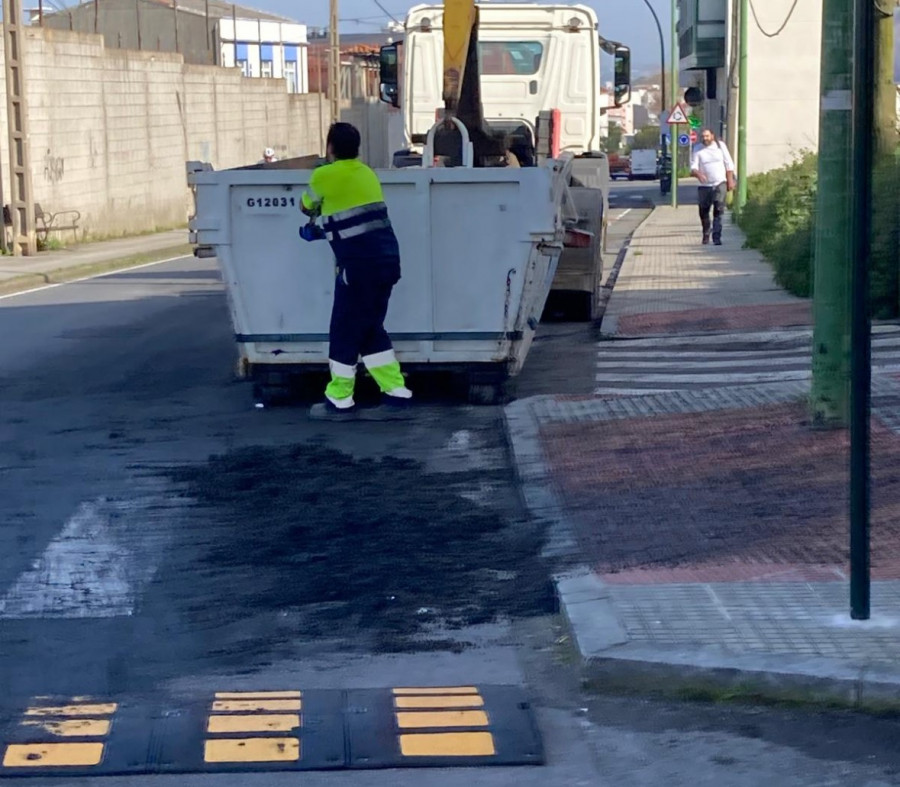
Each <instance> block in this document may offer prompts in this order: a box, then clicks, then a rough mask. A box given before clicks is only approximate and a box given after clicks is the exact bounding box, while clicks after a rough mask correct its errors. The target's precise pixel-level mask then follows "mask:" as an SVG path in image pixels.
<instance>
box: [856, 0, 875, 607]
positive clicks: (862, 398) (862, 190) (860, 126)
mask: <svg viewBox="0 0 900 787" xmlns="http://www.w3.org/2000/svg"><path fill="white" fill-rule="evenodd" d="M853 10H854V14H853V32H854V35H853V39H854V40H853V44H854V50H853V98H852V106H853V110H852V124H853V132H852V134H853V145H852V147H851V155H850V158H851V159H852V162H853V199H852V203H851V204H852V214H851V223H850V230H851V232H850V242H851V244H852V249H853V256H852V260H853V261H852V269H853V273H852V279H851V281H852V288H851V295H850V298H851V301H850V347H851V355H850V373H851V374H850V617H851V618H853V619H854V620H868V619H869V611H870V610H869V605H870V591H871V582H870V576H869V510H870V504H869V501H870V486H869V444H870V435H869V407H870V403H871V382H872V344H871V329H872V327H871V323H870V321H869V261H870V258H871V254H872V243H871V240H872V236H871V233H872V162H873V160H874V156H873V148H874V142H875V124H874V106H875V5H874V3H873V2H872V0H853Z"/></svg>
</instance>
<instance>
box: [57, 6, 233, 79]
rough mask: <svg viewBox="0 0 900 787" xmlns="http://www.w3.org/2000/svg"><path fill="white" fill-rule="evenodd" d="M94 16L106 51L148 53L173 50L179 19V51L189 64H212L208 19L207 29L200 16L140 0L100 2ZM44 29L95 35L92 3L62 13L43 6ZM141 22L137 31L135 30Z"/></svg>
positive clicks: (212, 36)
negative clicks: (126, 50)
mask: <svg viewBox="0 0 900 787" xmlns="http://www.w3.org/2000/svg"><path fill="white" fill-rule="evenodd" d="M101 5H102V7H101V9H100V13H99V14H98V15H97V32H98V33H99V34H100V35H102V36H104V39H105V41H106V47H107V49H114V48H124V49H140V50H145V51H150V52H156V51H161V52H174V51H175V20H176V19H177V20H178V52H179V53H180V54H182V55H184V58H185V60H186V61H187V62H188V63H202V64H209V65H212V64H213V63H214V62H215V61H214V48H215V41H214V39H215V26H216V22H217V20H216V19H215V18H211V19H210V23H209V28H207V25H206V18H205V16H204V15H202V14H196V13H191V12H189V11H187V10H183V11H182V10H179V11H178V12H176V11H174V10H173V9H172V7H171V5H168V4H166V5H163V4H160V3H155V2H145V1H144V0H141V2H140V6H138V4H137V3H136V2H135V0H103V2H102V4H101ZM44 7H45V10H47V11H48V13H45V15H44V26H45V27H48V28H55V29H57V30H73V31H74V32H76V33H93V32H94V6H93V3H82V4H80V5H73V6H72V7H70V8H68V9H66V10H65V11H59V12H57V13H49V11H52V7H51V6H50V5H49V3H45V4H44ZM138 20H140V28H139V27H138Z"/></svg>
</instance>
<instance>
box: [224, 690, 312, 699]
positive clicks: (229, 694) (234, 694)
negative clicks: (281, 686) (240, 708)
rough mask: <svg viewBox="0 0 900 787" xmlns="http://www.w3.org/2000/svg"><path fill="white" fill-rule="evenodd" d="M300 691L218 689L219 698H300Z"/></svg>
mask: <svg viewBox="0 0 900 787" xmlns="http://www.w3.org/2000/svg"><path fill="white" fill-rule="evenodd" d="M302 696H303V695H302V694H301V693H300V692H299V691H217V692H216V699H217V700H299V699H300V697H302Z"/></svg>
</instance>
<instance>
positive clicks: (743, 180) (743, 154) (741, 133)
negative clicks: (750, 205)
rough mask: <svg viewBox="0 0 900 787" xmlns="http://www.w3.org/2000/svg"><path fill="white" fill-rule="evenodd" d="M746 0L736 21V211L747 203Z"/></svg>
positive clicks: (739, 210)
mask: <svg viewBox="0 0 900 787" xmlns="http://www.w3.org/2000/svg"><path fill="white" fill-rule="evenodd" d="M748 6H749V2H748V0H741V12H740V14H739V21H738V26H739V30H738V37H739V39H740V40H739V42H738V47H739V52H738V56H739V60H738V82H739V85H740V87H739V90H738V133H737V174H738V187H737V203H736V205H735V207H736V209H737V212H738V213H740V212H741V211H742V210H743V209H744V205H746V204H747V98H748V91H747V23H748V19H747V15H748V13H749V8H748Z"/></svg>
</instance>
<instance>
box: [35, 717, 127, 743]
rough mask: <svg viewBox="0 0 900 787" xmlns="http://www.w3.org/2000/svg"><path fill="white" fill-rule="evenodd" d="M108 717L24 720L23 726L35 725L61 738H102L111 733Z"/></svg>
mask: <svg viewBox="0 0 900 787" xmlns="http://www.w3.org/2000/svg"><path fill="white" fill-rule="evenodd" d="M110 724H111V723H110V722H109V720H107V719H64V720H63V721H37V720H34V721H23V722H22V723H21V725H20V726H22V727H35V728H37V729H40V730H44V732H49V733H50V734H51V735H56V736H58V737H60V738H102V737H104V736H105V735H109V728H110Z"/></svg>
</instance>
